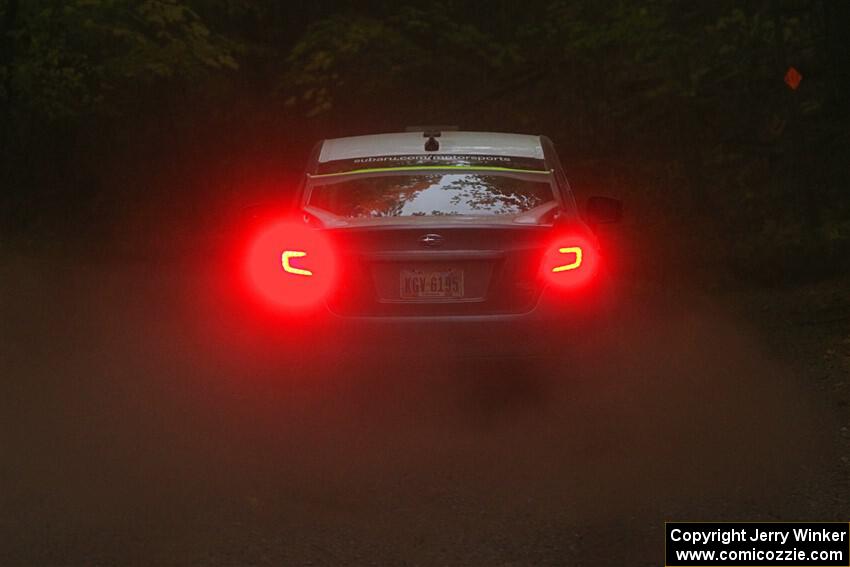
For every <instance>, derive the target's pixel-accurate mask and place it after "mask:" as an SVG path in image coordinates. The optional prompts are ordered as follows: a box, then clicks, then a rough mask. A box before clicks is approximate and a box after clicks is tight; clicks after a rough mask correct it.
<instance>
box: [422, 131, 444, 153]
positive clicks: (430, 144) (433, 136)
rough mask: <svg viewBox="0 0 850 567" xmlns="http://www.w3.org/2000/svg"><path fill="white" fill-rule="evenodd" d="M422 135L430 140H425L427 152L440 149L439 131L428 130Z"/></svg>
mask: <svg viewBox="0 0 850 567" xmlns="http://www.w3.org/2000/svg"><path fill="white" fill-rule="evenodd" d="M422 136H423V137H427V138H428V141H427V142H425V151H426V152H436V151H437V150H439V149H440V142H438V141H437V138H439V137H440V132H439V131H434V130H432V131H426V132H423V133H422Z"/></svg>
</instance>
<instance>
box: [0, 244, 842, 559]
mask: <svg viewBox="0 0 850 567" xmlns="http://www.w3.org/2000/svg"><path fill="white" fill-rule="evenodd" d="M0 282H1V283H0V286H2V289H0V310H2V311H0V375H2V380H1V381H0V416H2V420H3V425H2V428H0V447H2V465H0V475H2V487H3V490H2V491H1V492H0V564H2V565H30V564H31V565H44V564H71V565H78V564H79V565H101V564H110V565H111V564H132V565H153V564H161V565H183V564H198V565H231V564H240V565H252V564H256V565H388V564H391V565H490V566H493V565H497V566H501V565H503V566H507V565H613V564H620V565H660V564H661V563H662V560H663V522H664V521H665V520H759V519H765V520H789V521H790V520H841V521H847V520H848V518H847V511H848V510H850V501H848V490H850V489H848V484H850V483H848V478H850V460H848V457H850V432H848V425H850V408H848V400H850V280H848V279H843V280H833V281H829V282H823V283H820V284H812V285H808V286H803V287H797V288H794V289H784V290H774V291H740V292H723V293H720V292H718V293H713V294H697V293H694V292H686V291H682V290H678V291H671V290H665V291H664V292H663V293H662V292H660V291H659V289H658V288H657V287H656V288H652V287H644V288H642V289H630V290H626V298H627V301H626V302H625V305H626V306H627V307H626V308H624V310H623V313H622V321H623V325H622V327H621V328H619V329H617V330H616V332H612V333H611V335H610V336H608V337H605V338H604V339H602V340H599V341H597V342H595V343H593V344H590V345H587V346H585V347H584V348H583V349H582V351H581V352H572V351H569V349H567V351H565V352H566V354H565V357H564V358H563V359H562V360H560V361H555V362H553V361H537V362H534V363H532V362H528V361H524V362H523V361H510V360H508V361H504V360H502V361H498V362H488V361H482V360H456V359H451V360H443V359H440V358H439V357H435V356H428V357H424V356H423V357H416V358H412V359H401V358H397V357H393V356H390V355H389V354H388V355H387V356H384V357H373V358H370V359H368V360H364V359H362V358H351V357H341V356H338V355H337V352H338V351H337V350H336V349H335V345H332V344H322V345H314V346H312V347H309V348H308V347H304V346H303V345H301V346H298V348H296V344H295V342H294V341H293V340H292V339H293V337H296V336H298V335H299V334H300V331H299V329H298V327H297V326H294V325H291V324H286V323H285V322H280V321H278V322H275V323H273V324H269V323H268V321H266V322H265V323H264V324H262V325H260V324H258V322H257V321H256V320H250V318H244V317H240V316H239V313H238V309H236V308H234V303H233V301H231V300H229V299H228V298H225V297H224V295H223V288H222V286H220V285H219V284H220V281H219V280H218V278H217V277H216V274H215V273H213V272H209V271H207V272H202V271H200V270H198V269H197V268H196V267H192V266H186V265H180V264H171V265H168V266H156V265H151V264H144V263H135V264H120V265H119V264H95V263H75V262H70V261H67V260H62V259H52V260H49V261H48V260H45V259H39V260H35V259H32V258H20V257H11V258H7V259H5V260H4V261H3V263H2V266H1V267H0ZM391 341H392V339H388V344H390V345H391ZM388 350H391V349H388Z"/></svg>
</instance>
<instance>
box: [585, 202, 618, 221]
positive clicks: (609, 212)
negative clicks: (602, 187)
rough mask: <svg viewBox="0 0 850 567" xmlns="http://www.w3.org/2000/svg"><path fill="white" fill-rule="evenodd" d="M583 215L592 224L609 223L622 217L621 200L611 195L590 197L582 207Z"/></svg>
mask: <svg viewBox="0 0 850 567" xmlns="http://www.w3.org/2000/svg"><path fill="white" fill-rule="evenodd" d="M584 212H585V217H586V218H587V220H588V221H589V222H591V223H593V224H610V223H615V222H620V221H621V220H622V219H623V202H622V201H621V200H619V199H612V198H611V197H590V198H589V199H588V200H587V204H586V205H585V207H584Z"/></svg>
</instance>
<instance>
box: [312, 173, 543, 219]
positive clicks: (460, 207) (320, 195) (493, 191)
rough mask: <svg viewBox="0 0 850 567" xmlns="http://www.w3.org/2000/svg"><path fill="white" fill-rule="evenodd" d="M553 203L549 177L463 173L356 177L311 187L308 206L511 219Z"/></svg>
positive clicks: (364, 213) (358, 212)
mask: <svg viewBox="0 0 850 567" xmlns="http://www.w3.org/2000/svg"><path fill="white" fill-rule="evenodd" d="M553 199H554V196H553V194H552V188H551V186H550V185H549V180H548V179H546V181H530V180H526V179H520V178H517V177H508V176H503V175H498V174H491V173H467V172H464V173H429V174H425V175H390V176H374V177H369V176H357V177H353V178H351V179H347V180H345V181H341V182H335V183H329V184H324V185H317V186H314V187H313V190H312V192H311V194H310V203H309V204H310V205H312V206H314V207H319V208H321V209H324V210H326V211H329V212H331V213H333V214H335V215H339V216H342V217H348V218H362V217H401V216H424V215H513V214H517V213H523V212H525V211H528V210H530V209H533V208H534V207H537V206H539V205H542V204H543V203H546V202H549V201H552V200H553Z"/></svg>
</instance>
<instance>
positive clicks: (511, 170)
mask: <svg viewBox="0 0 850 567" xmlns="http://www.w3.org/2000/svg"><path fill="white" fill-rule="evenodd" d="M441 169H442V170H445V169H462V170H465V171H505V172H508V173H537V174H541V175H549V172H548V171H545V170H544V171H541V170H539V169H515V168H512V167H492V166H478V165H406V166H400V167H373V168H369V169H353V170H351V171H340V172H338V173H320V174H317V175H310V177H314V178H315V177H339V176H341V175H354V174H358V173H386V172H389V171H436V170H441Z"/></svg>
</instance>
